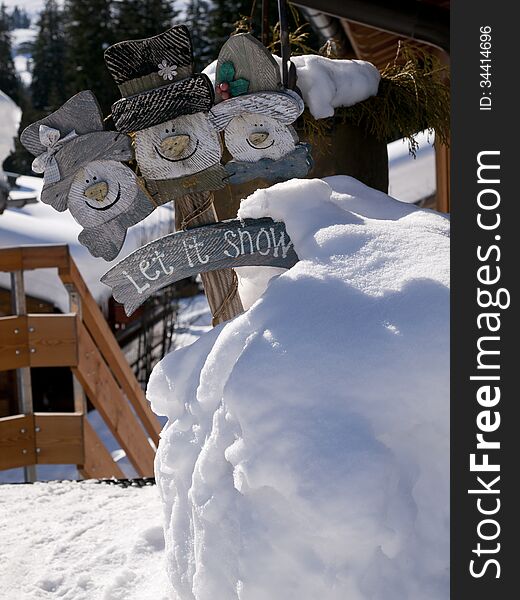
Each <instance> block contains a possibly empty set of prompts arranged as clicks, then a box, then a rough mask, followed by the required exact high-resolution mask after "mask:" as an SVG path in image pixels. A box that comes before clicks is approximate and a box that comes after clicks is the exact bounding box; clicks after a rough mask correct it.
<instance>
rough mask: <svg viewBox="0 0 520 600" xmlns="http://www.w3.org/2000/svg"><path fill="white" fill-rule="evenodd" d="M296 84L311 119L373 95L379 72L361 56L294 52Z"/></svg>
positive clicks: (324, 115) (322, 116)
mask: <svg viewBox="0 0 520 600" xmlns="http://www.w3.org/2000/svg"><path fill="white" fill-rule="evenodd" d="M291 60H292V61H293V62H294V64H295V65H296V72H297V74H298V87H299V88H300V90H301V91H302V94H303V99H304V102H305V105H306V106H307V108H308V109H309V110H310V112H311V114H312V116H313V117H314V118H315V119H325V118H326V117H332V116H334V109H335V108H338V107H340V106H353V105H354V104H357V103H358V102H361V101H362V100H366V99H367V98H370V96H375V95H376V94H377V90H378V87H379V80H380V79H381V76H380V75H379V71H378V70H377V68H376V67H375V66H374V65H373V64H371V63H369V62H366V61H364V60H333V59H330V58H325V57H324V56H317V55H314V54H310V55H304V56H294V57H293V58H292V59H291Z"/></svg>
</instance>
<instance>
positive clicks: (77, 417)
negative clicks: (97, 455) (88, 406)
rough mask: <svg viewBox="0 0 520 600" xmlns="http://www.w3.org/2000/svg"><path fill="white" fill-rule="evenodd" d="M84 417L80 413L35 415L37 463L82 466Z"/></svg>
mask: <svg viewBox="0 0 520 600" xmlns="http://www.w3.org/2000/svg"><path fill="white" fill-rule="evenodd" d="M82 421H83V416H82V415H81V414H78V413H34V430H35V446H36V462H37V463H38V464H46V465H58V464H82V463H83V462H84V452H83V422H82Z"/></svg>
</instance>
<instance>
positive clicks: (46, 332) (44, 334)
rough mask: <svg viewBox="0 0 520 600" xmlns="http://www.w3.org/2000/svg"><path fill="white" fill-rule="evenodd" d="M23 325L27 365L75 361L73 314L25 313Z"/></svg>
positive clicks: (74, 316)
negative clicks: (28, 362) (25, 330)
mask: <svg viewBox="0 0 520 600" xmlns="http://www.w3.org/2000/svg"><path fill="white" fill-rule="evenodd" d="M27 327H28V343H29V359H30V366H31V367H67V366H68V367H72V366H75V365H77V364H78V339H77V338H78V336H77V316H76V315H74V314H67V315H38V314H35V315H28V316H27Z"/></svg>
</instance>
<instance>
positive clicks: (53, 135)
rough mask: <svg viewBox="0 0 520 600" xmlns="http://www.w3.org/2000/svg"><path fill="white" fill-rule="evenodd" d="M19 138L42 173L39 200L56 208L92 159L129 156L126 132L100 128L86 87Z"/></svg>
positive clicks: (61, 205)
mask: <svg viewBox="0 0 520 600" xmlns="http://www.w3.org/2000/svg"><path fill="white" fill-rule="evenodd" d="M20 141H21V142H22V144H23V145H24V146H25V148H27V150H29V152H30V153H31V154H33V155H34V156H36V157H37V158H36V159H35V161H34V162H33V169H37V171H38V172H43V174H44V176H43V188H42V194H41V200H42V202H44V203H46V204H50V205H51V206H53V207H54V208H55V209H56V210H58V211H60V212H61V211H64V210H66V208H67V197H68V194H69V190H70V186H71V184H72V180H73V178H74V175H75V174H76V173H77V171H78V170H79V169H81V168H82V167H85V166H86V165H87V164H89V163H90V162H93V161H95V160H117V161H126V160H131V159H132V157H133V152H132V144H131V140H130V138H129V137H128V136H127V135H121V134H120V133H117V132H114V131H104V127H103V115H102V112H101V109H100V107H99V104H98V101H97V100H96V97H95V96H94V94H93V93H92V92H91V91H90V90H86V91H84V92H79V94H76V95H75V96H73V97H72V98H70V99H69V100H67V102H65V104H64V105H63V106H61V107H60V108H58V110H56V111H55V112H53V113H51V114H50V115H48V116H47V117H45V118H43V119H40V120H39V121H36V122H35V123H32V124H31V125H29V126H28V127H26V128H25V129H24V130H23V131H22V134H21V135H20Z"/></svg>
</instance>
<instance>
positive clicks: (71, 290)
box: [65, 283, 87, 416]
mask: <svg viewBox="0 0 520 600" xmlns="http://www.w3.org/2000/svg"><path fill="white" fill-rule="evenodd" d="M65 288H66V289H67V294H68V295H69V311H70V312H71V313H75V314H76V315H77V316H78V318H79V320H80V321H81V320H82V318H81V317H82V315H81V298H80V295H79V293H78V290H77V289H76V286H75V285H74V284H72V283H67V284H65ZM72 393H73V396H74V412H76V413H81V414H82V415H85V416H86V414H87V397H86V396H85V392H84V390H83V388H82V386H81V384H80V382H79V381H78V378H77V377H76V375H74V373H72Z"/></svg>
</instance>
